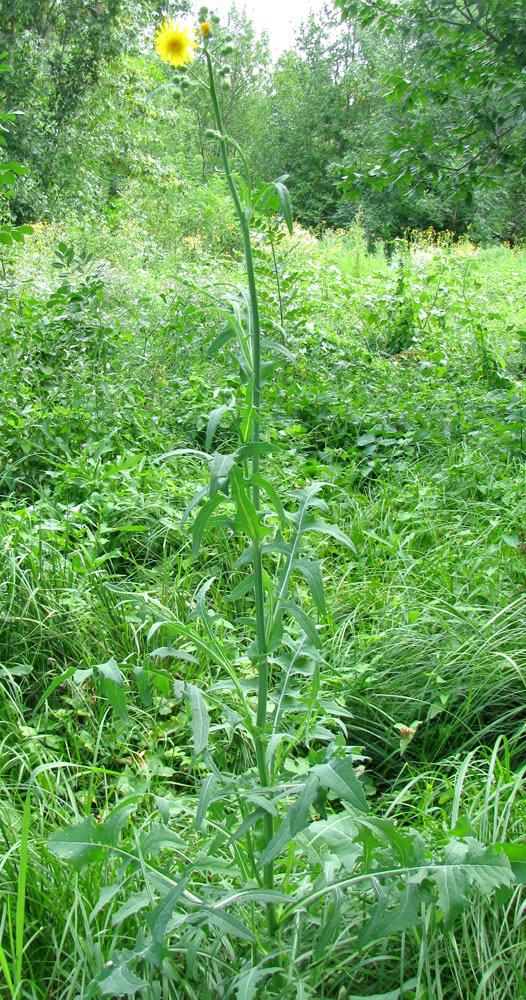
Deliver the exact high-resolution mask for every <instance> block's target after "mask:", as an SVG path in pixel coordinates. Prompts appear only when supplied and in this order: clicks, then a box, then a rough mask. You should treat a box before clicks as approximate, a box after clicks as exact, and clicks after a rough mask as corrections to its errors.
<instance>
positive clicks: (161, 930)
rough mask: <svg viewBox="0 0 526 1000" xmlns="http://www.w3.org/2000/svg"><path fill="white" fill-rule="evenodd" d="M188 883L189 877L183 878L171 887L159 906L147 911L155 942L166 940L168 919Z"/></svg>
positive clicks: (146, 915)
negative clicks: (149, 911)
mask: <svg viewBox="0 0 526 1000" xmlns="http://www.w3.org/2000/svg"><path fill="white" fill-rule="evenodd" d="M187 883H188V880H187V879H182V881H181V882H179V883H178V885H176V886H174V888H173V889H170V891H169V892H168V893H167V894H166V896H165V897H164V899H163V900H162V901H161V902H160V903H159V905H158V906H156V908H155V910H153V911H152V912H151V913H145V918H146V922H147V924H148V926H149V928H150V930H151V932H152V938H153V941H154V943H160V942H162V941H163V940H164V935H165V931H166V927H167V925H168V921H169V919H170V917H171V916H172V913H173V911H174V910H175V907H176V906H177V903H178V902H179V900H180V898H181V896H182V895H183V892H184V891H185V889H186V886H187Z"/></svg>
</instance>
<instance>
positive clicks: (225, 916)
mask: <svg viewBox="0 0 526 1000" xmlns="http://www.w3.org/2000/svg"><path fill="white" fill-rule="evenodd" d="M200 913H202V914H204V915H205V917H206V923H207V924H210V923H212V924H216V925H217V926H218V927H219V929H220V931H221V933H222V934H231V935H232V936H233V937H237V938H241V940H242V941H250V942H254V941H255V940H256V939H255V937H254V935H253V933H252V931H251V930H250V929H249V928H248V927H245V925H244V924H242V923H241V921H240V920H236V918H235V917H233V916H232V914H230V913H225V912H224V911H223V910H212V909H211V908H210V907H208V906H202V907H201V910H200Z"/></svg>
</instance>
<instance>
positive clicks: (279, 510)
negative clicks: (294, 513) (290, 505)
mask: <svg viewBox="0 0 526 1000" xmlns="http://www.w3.org/2000/svg"><path fill="white" fill-rule="evenodd" d="M250 483H251V485H252V486H259V488H260V489H261V490H263V492H264V493H266V495H267V496H268V498H269V499H270V500H271V502H272V506H273V507H274V510H275V512H276V514H277V515H278V518H279V522H280V524H281V527H282V528H285V527H286V524H287V516H286V514H285V508H284V506H283V504H282V502H281V500H280V498H279V496H278V494H277V492H276V490H275V489H274V487H273V485H272V483H269V481H268V479H265V478H264V477H263V476H262V475H261V473H259V472H257V473H255V475H253V476H251V478H250Z"/></svg>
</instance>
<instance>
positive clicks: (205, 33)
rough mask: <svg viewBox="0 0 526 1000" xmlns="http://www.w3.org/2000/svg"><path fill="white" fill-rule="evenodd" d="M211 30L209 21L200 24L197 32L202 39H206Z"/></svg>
mask: <svg viewBox="0 0 526 1000" xmlns="http://www.w3.org/2000/svg"><path fill="white" fill-rule="evenodd" d="M211 30H212V25H211V24H210V21H203V22H202V24H200V25H199V31H200V32H201V34H202V36H203V38H208V36H209V34H210V32H211Z"/></svg>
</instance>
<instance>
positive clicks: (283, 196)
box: [273, 180, 294, 236]
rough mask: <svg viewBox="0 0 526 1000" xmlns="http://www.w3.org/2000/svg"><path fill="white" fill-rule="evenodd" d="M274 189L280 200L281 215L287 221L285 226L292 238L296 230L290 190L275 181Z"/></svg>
mask: <svg viewBox="0 0 526 1000" xmlns="http://www.w3.org/2000/svg"><path fill="white" fill-rule="evenodd" d="M273 185H274V189H275V191H276V194H277V196H278V198H279V206H280V208H281V214H282V216H283V218H284V220H285V224H286V226H287V229H288V231H289V233H290V234H291V236H292V231H293V229H294V223H293V221H292V205H291V203H290V194H289V190H288V188H287V187H285V185H284V184H283V183H282V181H279V180H278V181H273Z"/></svg>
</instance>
